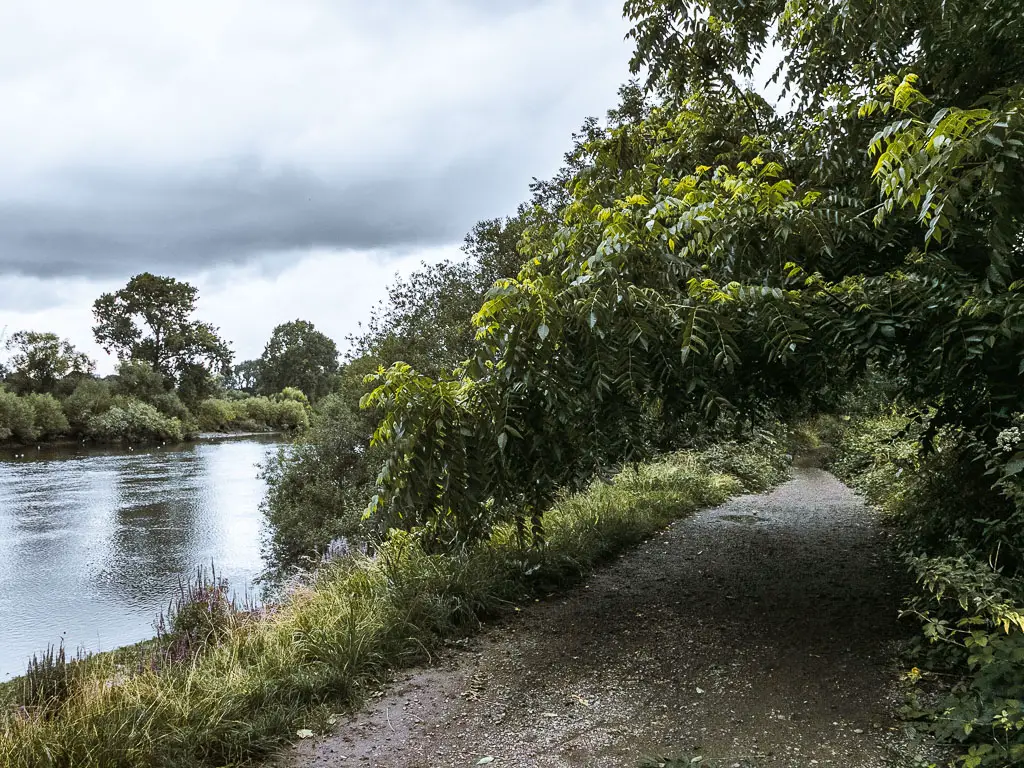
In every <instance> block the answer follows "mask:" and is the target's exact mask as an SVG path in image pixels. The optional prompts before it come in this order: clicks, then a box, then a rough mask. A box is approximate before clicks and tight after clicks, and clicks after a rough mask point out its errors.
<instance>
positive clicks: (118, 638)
mask: <svg viewBox="0 0 1024 768" xmlns="http://www.w3.org/2000/svg"><path fill="white" fill-rule="evenodd" d="M278 445H279V442H278V439H276V438H273V437H269V436H260V437H250V438H236V439H225V440H214V441H209V442H201V443H195V444H187V445H183V446H174V447H166V448H163V447H161V448H143V449H139V450H136V451H130V452H125V451H124V449H120V448H118V449H102V448H84V447H83V448H81V449H76V448H71V449H68V448H59V449H55V448H42V449H36V448H35V447H32V448H25V449H18V451H17V453H18V454H21V453H24V458H22V457H21V456H20V455H19V456H17V457H16V456H15V451H14V450H13V449H11V448H0V681H2V680H7V679H9V678H10V677H11V676H12V675H18V674H21V673H23V672H24V671H25V666H26V663H27V660H28V658H29V657H30V656H31V655H32V654H33V653H37V652H39V651H42V650H45V648H46V646H47V645H48V644H57V643H59V642H61V641H63V642H64V646H65V648H67V649H68V650H69V651H74V650H75V649H78V648H83V649H85V650H87V651H105V650H110V649H112V648H116V647H119V646H122V645H128V644H130V643H134V642H138V641H139V640H143V639H146V638H148V637H151V636H153V634H154V627H153V624H154V620H155V619H156V617H157V615H158V613H159V612H160V611H161V610H162V609H164V608H166V606H167V603H168V601H169V599H170V598H171V597H172V596H173V595H174V594H175V593H176V592H177V589H178V583H179V579H182V578H187V577H188V576H189V574H191V573H194V572H195V569H196V568H197V567H199V566H207V567H208V566H209V564H210V563H211V562H213V563H214V564H215V566H216V569H217V575H218V576H223V577H225V578H227V579H228V580H229V583H230V585H231V587H232V589H233V591H235V592H236V593H239V594H241V593H244V592H245V591H246V590H249V591H250V593H251V591H252V590H251V584H252V579H253V578H254V577H255V576H256V575H257V574H258V573H259V572H260V571H261V570H262V569H263V567H264V563H263V560H262V558H261V555H260V542H261V538H262V535H263V526H264V520H263V515H262V513H261V512H260V501H261V500H262V499H263V495H264V492H265V490H266V487H265V484H264V482H263V480H261V479H260V478H259V475H258V473H259V470H258V465H259V464H260V463H261V462H262V461H263V460H264V459H265V458H266V457H267V456H268V455H269V454H271V453H272V452H273V451H275V450H276V449H277V447H278Z"/></svg>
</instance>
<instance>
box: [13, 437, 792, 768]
mask: <svg viewBox="0 0 1024 768" xmlns="http://www.w3.org/2000/svg"><path fill="white" fill-rule="evenodd" d="M780 454H781V451H779V450H778V449H776V447H775V445H774V443H771V442H770V441H768V442H767V443H766V442H765V441H757V442H755V443H752V444H747V445H744V446H737V445H729V446H717V447H715V448H713V449H710V450H707V451H702V452H696V451H694V452H684V453H678V454H673V455H671V456H669V457H666V458H664V459H662V460H659V461H656V462H653V463H651V464H646V465H642V466H640V467H637V468H635V469H632V468H631V469H627V470H625V471H623V472H622V473H620V474H619V475H618V476H617V477H616V478H615V479H614V480H613V481H612V482H610V483H605V482H595V483H594V484H593V485H592V486H591V487H590V488H589V490H587V491H586V492H584V493H581V494H577V495H572V496H566V497H565V498H563V499H562V500H560V502H559V503H558V504H557V505H555V507H554V508H553V509H551V510H549V511H548V512H547V514H546V515H545V523H546V532H547V536H548V541H547V544H546V546H545V548H544V550H543V551H525V552H524V551H523V550H522V549H521V548H520V547H519V545H518V543H517V539H516V535H515V530H514V527H513V526H510V525H505V526H501V527H499V528H497V529H496V530H495V531H494V532H493V534H492V535H491V537H490V539H489V540H488V541H486V542H484V543H481V544H480V545H478V546H475V547H473V548H471V549H467V550H466V551H464V552H461V553H457V554H444V555H438V554H427V553H426V552H424V551H423V549H422V548H421V547H420V546H419V545H418V543H417V540H416V538H415V536H413V535H410V534H408V533H404V532H393V533H392V534H391V535H390V536H389V537H388V539H387V540H386V541H385V542H384V543H383V544H382V545H381V547H380V548H379V550H378V553H377V555H376V556H375V557H373V558H368V557H364V556H358V555H357V556H354V557H347V558H345V559H343V560H340V561H336V562H333V563H330V564H328V565H325V566H324V567H323V568H322V569H321V570H320V571H319V572H318V573H317V574H316V575H315V577H314V578H313V579H312V581H311V583H310V584H309V585H307V586H304V587H300V588H298V589H296V590H294V591H293V592H291V593H290V595H289V596H288V598H287V599H286V600H285V601H284V602H283V603H282V604H280V605H278V606H275V607H272V608H269V609H267V610H265V611H263V612H261V613H260V614H258V615H255V616H254V615H252V614H248V615H245V616H240V617H239V619H238V620H237V621H236V622H235V623H234V624H233V625H232V626H231V627H230V628H229V630H228V631H227V632H224V633H222V634H221V635H220V636H219V638H218V639H217V641H216V642H211V643H209V644H207V645H205V646H203V647H202V648H201V649H199V650H198V651H196V652H195V653H193V654H190V655H189V656H188V657H187V658H186V659H184V660H182V661H180V662H177V663H170V664H161V665H146V664H135V665H133V664H126V663H124V657H123V656H121V657H119V656H118V655H117V654H112V655H110V656H105V657H96V658H93V659H90V660H88V661H87V662H85V663H83V664H81V665H79V669H78V670H77V671H76V670H74V669H73V670H72V671H71V673H70V674H72V677H73V684H72V690H71V693H70V694H69V695H68V696H67V697H66V698H65V699H64V700H63V701H61V702H60V703H59V704H57V705H53V706H50V707H40V708H35V709H33V708H25V707H23V706H15V705H14V704H13V699H12V701H11V702H8V703H7V705H6V706H4V708H3V710H4V711H3V714H2V721H0V765H2V766H5V767H7V766H11V767H12V768H17V767H21V766H69V767H70V766H75V767H76V768H85V767H87V766H103V768H116V767H119V766H125V767H126V768H127V766H132V767H133V768H134V767H136V766H167V767H168V768H170V767H172V766H174V767H178V766H182V767H184V766H190V767H191V766H229V765H242V764H249V763H252V762H253V761H255V760H258V759H260V758H263V757H266V756H268V755H270V754H272V753H273V752H274V751H275V750H276V749H278V748H280V747H281V746H282V745H284V744H286V743H288V742H289V741H291V740H293V739H294V738H295V736H296V732H297V730H299V729H310V730H311V731H313V732H320V731H324V730H326V729H327V727H328V721H329V718H330V713H331V712H336V711H338V710H341V709H345V708H348V707H352V706H354V705H356V704H357V703H358V702H359V701H360V699H361V697H362V695H363V694H364V693H366V692H368V691H369V690H372V689H374V688H375V687H377V686H379V685H381V684H382V682H384V681H385V680H386V679H387V676H388V673H389V671H390V670H394V669H396V668H401V667H404V666H409V665H412V664H415V663H420V662H423V661H425V660H428V659H429V658H430V656H431V654H432V653H433V652H434V651H435V650H436V649H437V648H438V647H439V646H441V645H442V644H443V643H444V641H445V640H446V639H448V638H453V637H458V636H460V635H466V634H468V633H470V632H472V631H474V630H475V629H477V628H478V626H479V623H480V620H481V619H482V618H485V617H487V616H489V615H495V614H497V613H500V612H501V611H503V610H506V609H508V608H509V607H510V606H512V605H513V604H514V602H515V601H517V600H521V599H524V598H526V597H528V596H530V595H533V594H538V593H540V594H543V593H545V592H548V591H550V590H551V589H553V588H556V587H559V586H564V585H566V584H569V583H572V582H573V581H575V580H577V579H579V578H580V577H581V576H582V575H584V574H585V573H586V572H587V571H588V570H590V569H591V568H592V567H593V566H594V565H596V564H598V563H599V562H601V561H602V560H605V559H607V558H608V557H610V556H612V555H615V554H616V553H618V552H620V551H622V550H623V549H625V548H627V547H629V546H631V545H634V544H636V543H638V542H640V541H642V540H644V539H645V538H647V537H649V536H651V535H652V534H654V533H655V532H657V531H658V530H660V529H662V528H664V527H665V526H666V525H668V524H669V523H671V522H672V521H674V520H676V519H678V518H680V517H683V516H685V515H687V514H690V513H692V512H693V511H695V510H697V509H699V508H701V507H705V506H710V505H715V504H720V503H722V502H723V501H725V500H726V499H727V498H729V497H730V496H732V495H734V494H737V493H740V492H744V491H760V490H763V489H765V488H768V487H770V486H771V485H773V484H775V483H777V482H779V481H781V480H782V479H783V477H784V476H785V473H786V469H785V463H784V461H782V459H781V455H780ZM13 691H14V688H13V687H12V686H8V687H7V695H8V696H9V697H10V696H12V695H13ZM3 695H4V693H3V692H2V691H0V697H3ZM0 702H2V698H0Z"/></svg>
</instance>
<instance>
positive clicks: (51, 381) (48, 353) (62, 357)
mask: <svg viewBox="0 0 1024 768" xmlns="http://www.w3.org/2000/svg"><path fill="white" fill-rule="evenodd" d="M6 347H7V349H8V350H10V351H12V352H13V354H12V356H11V359H10V366H11V372H10V374H9V375H8V383H9V384H10V385H11V386H12V388H13V389H15V390H16V391H18V392H26V393H27V392H35V393H50V394H52V393H53V392H55V391H56V390H57V386H58V384H59V383H60V382H61V381H62V380H64V379H65V378H67V377H69V376H74V377H81V376H88V375H89V374H90V373H92V371H93V369H94V368H95V367H96V364H95V363H94V362H93V361H92V360H91V359H90V358H89V356H88V355H86V354H85V353H84V352H79V351H78V350H76V349H75V347H74V345H72V344H71V342H70V341H67V340H65V339H61V338H60V337H59V336H57V334H55V333H39V332H37V331H18V332H17V333H14V334H12V335H11V337H10V338H9V339H8V340H7V344H6Z"/></svg>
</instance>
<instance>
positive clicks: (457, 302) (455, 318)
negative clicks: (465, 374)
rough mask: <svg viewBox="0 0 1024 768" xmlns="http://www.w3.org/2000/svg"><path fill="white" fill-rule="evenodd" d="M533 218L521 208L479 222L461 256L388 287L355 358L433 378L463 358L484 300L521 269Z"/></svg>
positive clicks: (426, 267) (355, 343)
mask: <svg viewBox="0 0 1024 768" xmlns="http://www.w3.org/2000/svg"><path fill="white" fill-rule="evenodd" d="M544 194H546V193H539V194H538V198H539V197H541V196H543V195H544ZM533 215H534V210H533V209H532V208H528V207H525V206H524V207H523V208H522V209H521V210H520V212H519V213H518V214H517V215H516V216H515V217H510V218H506V219H486V220H483V221H480V222H478V223H477V224H476V225H475V226H474V227H473V229H472V230H471V231H470V233H469V234H468V235H466V239H465V242H464V243H463V246H462V251H463V253H465V255H466V256H465V258H463V259H459V260H446V261H442V262H440V263H438V264H430V265H428V264H424V265H423V267H422V268H421V269H419V270H417V271H415V272H413V273H412V274H411V275H410V276H409V277H408V278H407V279H404V280H396V281H395V282H394V283H392V284H391V285H390V286H389V287H388V298H387V301H386V302H382V303H381V304H380V305H379V306H378V307H377V308H376V309H375V310H374V312H373V313H372V315H371V317H370V320H369V322H368V323H367V327H366V330H365V331H364V332H363V333H362V334H361V335H358V336H356V337H355V338H353V339H352V342H353V347H354V349H355V352H356V354H357V355H360V356H368V357H372V358H375V359H377V360H378V361H380V362H381V363H383V364H385V365H389V364H391V363H393V362H396V361H398V360H401V361H403V362H407V363H409V364H410V365H412V366H413V367H414V368H416V369H417V370H419V371H422V372H425V373H430V374H433V375H436V374H437V373H438V372H440V371H441V370H444V369H446V368H451V367H453V366H455V365H458V364H459V363H460V362H462V361H463V360H465V359H466V357H468V356H469V355H470V354H471V353H472V351H473V339H474V336H475V333H476V332H475V329H474V328H473V325H472V322H471V321H472V318H473V315H474V314H475V313H476V311H477V310H478V309H479V308H480V304H481V302H482V301H483V297H484V296H485V295H486V293H487V291H488V289H490V287H491V286H492V285H494V283H495V282H496V281H498V280H500V279H502V278H507V277H514V276H515V275H517V274H518V273H519V270H520V269H521V268H522V266H523V261H524V258H525V257H524V256H522V255H521V254H520V253H519V240H520V238H521V237H522V235H523V231H524V228H525V226H526V224H527V222H528V221H529V220H530V219H531V217H532V216H533Z"/></svg>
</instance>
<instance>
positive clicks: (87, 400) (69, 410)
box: [64, 379, 114, 431]
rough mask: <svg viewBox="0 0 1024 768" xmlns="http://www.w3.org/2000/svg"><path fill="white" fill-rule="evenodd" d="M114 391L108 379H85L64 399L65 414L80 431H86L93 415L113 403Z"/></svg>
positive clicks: (105, 409) (103, 411) (101, 412)
mask: <svg viewBox="0 0 1024 768" xmlns="http://www.w3.org/2000/svg"><path fill="white" fill-rule="evenodd" d="M113 400H114V391H113V388H112V387H111V386H110V384H109V383H107V382H106V381H99V380H97V379H84V380H82V382H81V383H79V385H78V386H77V387H75V390H74V391H73V392H72V393H71V394H70V395H69V396H68V397H67V399H66V400H65V401H64V414H65V415H66V416H67V417H68V422H69V423H70V424H71V426H72V427H73V428H74V429H75V430H78V431H84V430H85V428H86V427H87V425H88V424H89V422H90V421H91V420H92V418H93V417H95V416H99V415H101V414H103V413H105V412H106V411H107V409H108V408H110V406H111V405H113Z"/></svg>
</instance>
